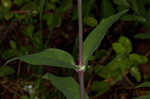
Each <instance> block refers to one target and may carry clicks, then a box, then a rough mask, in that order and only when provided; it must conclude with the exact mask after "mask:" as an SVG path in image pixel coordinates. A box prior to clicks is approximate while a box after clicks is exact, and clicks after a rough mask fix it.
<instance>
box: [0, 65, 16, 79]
mask: <svg viewBox="0 0 150 99" xmlns="http://www.w3.org/2000/svg"><path fill="white" fill-rule="evenodd" d="M14 72H15V71H14V69H13V68H10V67H8V66H2V67H0V77H4V76H8V75H12V74H13V73H14Z"/></svg>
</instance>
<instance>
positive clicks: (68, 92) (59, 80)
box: [43, 73, 88, 99]
mask: <svg viewBox="0 0 150 99" xmlns="http://www.w3.org/2000/svg"><path fill="white" fill-rule="evenodd" d="M43 78H44V79H48V80H50V81H51V83H52V84H53V85H54V86H55V87H56V88H57V89H59V90H60V91H61V92H62V93H63V94H64V95H65V96H66V97H67V99H80V88H79V85H78V83H77V82H76V81H75V80H74V79H73V78H72V77H57V76H54V75H52V74H49V73H47V74H45V75H44V76H43ZM85 99H88V96H87V94H86V93H85Z"/></svg>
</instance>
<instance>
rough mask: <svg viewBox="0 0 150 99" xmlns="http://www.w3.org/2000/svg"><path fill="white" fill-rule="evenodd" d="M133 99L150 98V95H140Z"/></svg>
mask: <svg viewBox="0 0 150 99" xmlns="http://www.w3.org/2000/svg"><path fill="white" fill-rule="evenodd" d="M133 99H150V95H145V96H139V97H136V98H133Z"/></svg>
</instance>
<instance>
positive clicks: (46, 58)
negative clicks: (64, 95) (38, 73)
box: [6, 48, 75, 68]
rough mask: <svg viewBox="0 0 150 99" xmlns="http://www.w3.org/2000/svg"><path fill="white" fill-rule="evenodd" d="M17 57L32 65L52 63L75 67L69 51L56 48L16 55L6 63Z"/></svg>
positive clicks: (57, 65) (56, 65) (53, 64)
mask: <svg viewBox="0 0 150 99" xmlns="http://www.w3.org/2000/svg"><path fill="white" fill-rule="evenodd" d="M16 59H19V60H21V61H24V62H27V63H29V64H32V65H51V66H55V67H64V68H74V65H75V62H74V59H73V57H72V56H71V55H70V54H69V53H67V52H65V51H63V50H59V49H55V48H49V49H46V50H44V51H42V52H39V53H35V54H31V55H25V56H21V57H15V58H13V59H10V60H8V61H7V62H6V64H7V63H9V62H12V61H14V60H16Z"/></svg>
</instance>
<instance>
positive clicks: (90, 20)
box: [84, 16, 97, 27]
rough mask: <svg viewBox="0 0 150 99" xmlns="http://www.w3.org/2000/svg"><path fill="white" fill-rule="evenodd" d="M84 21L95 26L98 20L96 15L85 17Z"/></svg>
mask: <svg viewBox="0 0 150 99" xmlns="http://www.w3.org/2000/svg"><path fill="white" fill-rule="evenodd" d="M84 23H85V24H86V25H88V26H91V27H95V26H96V25H97V20H96V19H95V18H94V17H90V16H88V17H85V18H84Z"/></svg>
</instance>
